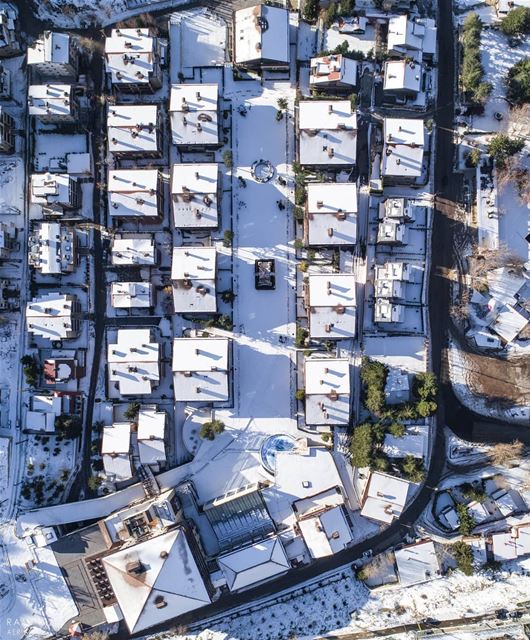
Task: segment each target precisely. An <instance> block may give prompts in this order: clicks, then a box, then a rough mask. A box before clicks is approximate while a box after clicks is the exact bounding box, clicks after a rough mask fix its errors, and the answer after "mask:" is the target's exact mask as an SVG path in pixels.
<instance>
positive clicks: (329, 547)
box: [297, 505, 353, 559]
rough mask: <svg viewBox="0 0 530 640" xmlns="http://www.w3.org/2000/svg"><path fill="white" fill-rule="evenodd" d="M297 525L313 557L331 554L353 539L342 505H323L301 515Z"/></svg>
mask: <svg viewBox="0 0 530 640" xmlns="http://www.w3.org/2000/svg"><path fill="white" fill-rule="evenodd" d="M297 527H298V529H299V530H300V533H301V534H302V537H303V539H304V542H305V544H306V546H307V548H308V551H309V554H310V556H311V557H312V558H313V559H317V558H326V557H327V556H331V555H333V554H335V553H337V552H339V551H342V550H343V549H345V548H346V547H347V546H348V545H350V544H351V543H352V541H353V535H352V531H351V527H350V525H349V524H348V520H347V518H346V513H345V511H344V507H343V506H342V505H337V506H332V507H330V508H326V507H324V508H321V509H319V510H317V511H316V512H314V513H310V515H308V516H305V517H301V518H300V519H299V520H298V523H297Z"/></svg>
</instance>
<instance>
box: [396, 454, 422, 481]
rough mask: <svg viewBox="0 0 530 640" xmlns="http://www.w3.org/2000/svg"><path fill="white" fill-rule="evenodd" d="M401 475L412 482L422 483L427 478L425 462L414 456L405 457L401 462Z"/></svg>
mask: <svg viewBox="0 0 530 640" xmlns="http://www.w3.org/2000/svg"><path fill="white" fill-rule="evenodd" d="M400 466H401V473H402V474H403V475H404V477H405V478H406V479H407V480H409V481H410V482H417V483H420V482H422V481H423V479H424V478H425V468H424V466H423V461H422V460H421V459H420V458H415V457H414V456H410V455H408V456H405V458H403V460H402V461H401V465H400Z"/></svg>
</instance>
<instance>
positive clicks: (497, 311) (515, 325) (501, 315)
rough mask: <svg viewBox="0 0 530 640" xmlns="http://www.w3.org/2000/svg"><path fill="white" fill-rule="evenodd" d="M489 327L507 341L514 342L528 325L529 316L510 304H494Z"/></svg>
mask: <svg viewBox="0 0 530 640" xmlns="http://www.w3.org/2000/svg"><path fill="white" fill-rule="evenodd" d="M490 315H491V321H490V324H489V328H490V329H491V330H492V331H495V333H497V334H498V335H499V336H500V337H501V338H502V339H503V340H504V341H505V342H513V341H514V340H515V339H516V338H517V336H518V335H519V334H520V333H521V331H522V330H523V329H524V328H525V327H526V326H527V325H528V322H529V320H528V318H527V317H526V316H524V315H523V314H521V313H520V312H519V311H517V309H514V308H513V307H512V306H511V305H509V304H505V305H503V304H493V309H492V311H491V314H490Z"/></svg>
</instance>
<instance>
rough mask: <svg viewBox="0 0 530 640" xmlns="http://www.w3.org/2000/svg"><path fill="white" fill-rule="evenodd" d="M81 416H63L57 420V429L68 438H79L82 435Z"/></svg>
mask: <svg viewBox="0 0 530 640" xmlns="http://www.w3.org/2000/svg"><path fill="white" fill-rule="evenodd" d="M81 426H82V423H81V418H80V416H71V415H67V414H64V413H63V414H61V415H60V416H57V417H56V418H55V429H56V430H57V431H59V432H60V433H62V434H63V435H64V436H65V437H67V438H77V437H78V436H79V435H80V434H81Z"/></svg>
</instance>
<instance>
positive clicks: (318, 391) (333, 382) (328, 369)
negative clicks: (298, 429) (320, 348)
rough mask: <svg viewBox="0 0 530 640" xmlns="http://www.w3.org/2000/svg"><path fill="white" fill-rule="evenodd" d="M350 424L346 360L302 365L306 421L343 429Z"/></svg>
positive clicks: (315, 360)
mask: <svg viewBox="0 0 530 640" xmlns="http://www.w3.org/2000/svg"><path fill="white" fill-rule="evenodd" d="M349 420H350V363H349V360H348V359H347V358H307V359H306V361H305V421H306V424H309V425H342V426H346V425H348V424H349Z"/></svg>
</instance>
